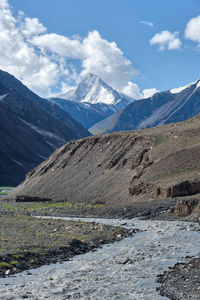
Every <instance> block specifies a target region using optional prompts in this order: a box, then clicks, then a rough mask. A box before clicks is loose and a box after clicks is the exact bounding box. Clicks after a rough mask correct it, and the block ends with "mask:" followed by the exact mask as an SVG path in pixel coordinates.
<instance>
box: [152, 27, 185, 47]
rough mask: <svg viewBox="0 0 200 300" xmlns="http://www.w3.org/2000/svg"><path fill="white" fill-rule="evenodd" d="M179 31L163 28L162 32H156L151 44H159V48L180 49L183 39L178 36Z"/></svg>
mask: <svg viewBox="0 0 200 300" xmlns="http://www.w3.org/2000/svg"><path fill="white" fill-rule="evenodd" d="M178 34H179V32H178V31H176V32H173V33H172V32H170V31H168V30H163V31H162V32H161V33H156V34H155V35H154V36H153V37H152V38H151V39H150V41H149V42H150V45H156V44H157V45H158V46H159V48H158V49H159V50H166V49H168V50H178V49H180V48H181V45H182V43H181V40H180V39H179V38H178Z"/></svg>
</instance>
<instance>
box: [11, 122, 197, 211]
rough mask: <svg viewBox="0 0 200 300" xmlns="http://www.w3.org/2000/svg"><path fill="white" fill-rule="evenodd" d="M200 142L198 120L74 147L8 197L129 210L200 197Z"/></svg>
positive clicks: (96, 139) (81, 142)
mask: <svg viewBox="0 0 200 300" xmlns="http://www.w3.org/2000/svg"><path fill="white" fill-rule="evenodd" d="M199 141H200V119H199V117H198V116H197V117H195V118H193V119H190V120H188V121H185V122H181V123H176V124H171V125H167V126H163V127H156V128H152V129H145V130H138V131H129V132H120V133H112V134H107V135H99V136H94V137H89V138H85V139H81V140H77V141H72V142H69V143H68V144H66V145H64V146H63V147H61V148H60V149H58V150H57V151H56V152H54V154H53V155H51V156H50V157H49V159H47V160H46V161H45V162H43V163H42V164H40V165H39V166H38V167H37V168H36V169H34V170H32V171H31V172H30V173H29V174H28V175H27V177H26V180H25V181H24V182H23V183H22V184H21V185H19V186H18V187H17V189H16V190H14V192H12V193H11V194H9V197H10V198H12V199H15V198H16V196H17V195H19V196H20V195H27V196H31V197H40V198H50V199H52V200H56V201H58V200H62V201H72V202H87V203H88V202H90V203H105V204H106V205H108V206H109V205H110V206H113V205H121V206H126V205H131V204H132V203H135V202H137V201H140V202H141V201H143V200H144V199H146V200H148V199H151V201H154V200H153V199H160V200H161V201H168V200H166V198H176V197H184V196H185V197H187V196H190V195H198V193H200V179H199V170H200V142H199ZM146 200H145V201H146ZM138 203H139V202H138Z"/></svg>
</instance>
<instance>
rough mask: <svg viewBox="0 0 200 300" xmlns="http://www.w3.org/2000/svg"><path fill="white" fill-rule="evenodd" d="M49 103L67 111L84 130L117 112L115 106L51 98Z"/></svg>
mask: <svg viewBox="0 0 200 300" xmlns="http://www.w3.org/2000/svg"><path fill="white" fill-rule="evenodd" d="M50 101H52V102H54V103H56V104H57V105H59V106H60V107H61V108H62V109H63V110H65V111H67V112H68V113H69V114H70V115H71V116H72V117H73V118H74V119H75V120H77V121H78V122H80V123H81V124H82V125H83V126H84V127H85V128H90V127H91V126H93V125H94V124H95V123H97V122H99V121H101V120H103V119H105V118H107V117H109V116H111V115H112V114H114V113H115V112H116V111H117V108H116V107H115V105H111V104H105V103H97V104H91V103H87V102H75V101H71V100H64V99H60V98H51V99H50Z"/></svg>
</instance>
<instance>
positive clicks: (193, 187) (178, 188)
mask: <svg viewBox="0 0 200 300" xmlns="http://www.w3.org/2000/svg"><path fill="white" fill-rule="evenodd" d="M198 193H200V181H199V180H197V179H196V180H186V181H182V182H180V183H177V184H175V185H173V186H169V187H153V189H152V192H151V195H152V197H153V198H156V197H158V196H162V197H164V198H168V197H182V196H191V195H195V194H198Z"/></svg>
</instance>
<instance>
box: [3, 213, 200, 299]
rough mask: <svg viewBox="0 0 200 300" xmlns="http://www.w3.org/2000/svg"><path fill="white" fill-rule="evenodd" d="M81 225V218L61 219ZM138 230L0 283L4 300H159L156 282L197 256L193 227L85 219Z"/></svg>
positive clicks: (196, 228)
mask: <svg viewBox="0 0 200 300" xmlns="http://www.w3.org/2000/svg"><path fill="white" fill-rule="evenodd" d="M62 219H67V220H69V219H70V220H71V219H73V220H82V219H80V218H62ZM84 220H86V221H91V222H92V221H96V222H98V223H103V224H109V225H115V226H118V225H122V226H123V227H127V228H130V229H131V228H138V229H140V230H142V232H138V233H136V234H134V235H133V236H132V237H128V238H125V239H123V240H121V241H119V242H115V243H113V244H109V245H104V246H103V247H102V248H101V249H98V250H97V251H94V252H88V253H86V254H83V255H78V256H76V257H74V258H73V259H71V260H70V261H67V262H63V263H57V264H51V265H48V266H43V267H40V268H38V269H35V270H30V271H25V272H23V273H21V274H17V275H14V276H11V277H9V278H4V279H0V299H1V300H3V299H4V300H11V299H24V298H26V299H38V300H41V299H49V300H50V299H52V300H55V299H56V300H59V299H63V300H64V299H88V300H89V299H92V300H94V299H101V300H102V299H113V300H117V299H119V300H123V299H124V300H129V299H131V300H132V299H136V300H142V299H146V300H152V299H153V300H158V299H168V298H165V297H161V296H160V295H159V294H158V292H157V291H156V287H157V286H158V285H159V284H157V283H156V276H157V275H158V274H160V273H162V272H163V271H165V270H167V269H168V267H170V266H173V265H174V264H175V263H177V262H178V261H179V262H180V261H185V260H187V259H186V258H185V259H184V257H186V256H188V255H189V256H196V255H198V254H199V249H200V242H199V229H200V226H199V225H198V224H194V223H186V222H177V221H174V222H169V221H146V220H145V221H144V220H139V219H132V220H115V219H84Z"/></svg>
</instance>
